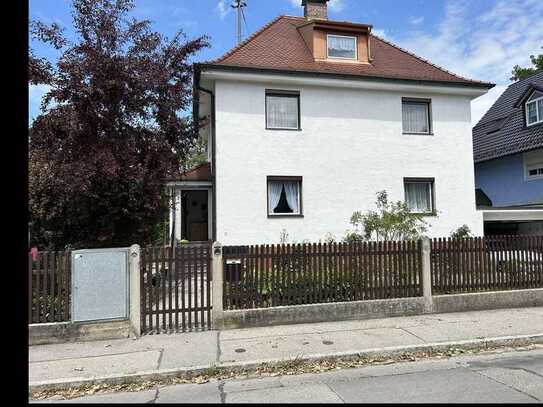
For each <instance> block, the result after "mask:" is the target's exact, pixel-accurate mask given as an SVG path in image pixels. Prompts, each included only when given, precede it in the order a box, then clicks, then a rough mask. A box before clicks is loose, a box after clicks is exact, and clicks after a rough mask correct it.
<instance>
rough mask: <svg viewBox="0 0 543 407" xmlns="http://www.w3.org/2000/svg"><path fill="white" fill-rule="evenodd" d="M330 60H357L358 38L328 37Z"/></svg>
mask: <svg viewBox="0 0 543 407" xmlns="http://www.w3.org/2000/svg"><path fill="white" fill-rule="evenodd" d="M326 41H327V43H328V47H327V48H328V58H340V59H357V46H356V37H345V36H343V35H328V36H327V39H326Z"/></svg>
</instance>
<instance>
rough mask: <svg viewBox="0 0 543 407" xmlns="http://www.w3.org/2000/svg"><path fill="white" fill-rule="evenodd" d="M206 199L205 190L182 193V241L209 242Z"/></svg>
mask: <svg viewBox="0 0 543 407" xmlns="http://www.w3.org/2000/svg"><path fill="white" fill-rule="evenodd" d="M207 197H208V192H207V190H189V191H183V196H182V199H181V202H182V203H183V204H182V205H183V206H182V211H183V222H182V225H183V227H182V238H183V239H185V240H188V241H191V242H199V241H207V240H209V234H208V199H207Z"/></svg>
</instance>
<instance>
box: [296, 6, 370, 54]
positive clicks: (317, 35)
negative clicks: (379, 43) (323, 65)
mask: <svg viewBox="0 0 543 407" xmlns="http://www.w3.org/2000/svg"><path fill="white" fill-rule="evenodd" d="M327 2H328V0H302V5H303V6H304V16H305V18H306V20H307V23H305V24H303V25H301V26H299V27H298V31H299V32H300V34H301V35H302V37H303V39H304V41H305V43H306V45H307V47H308V48H309V49H310V51H311V54H312V55H313V59H314V60H315V61H327V62H346V63H369V62H371V55H370V33H371V28H372V26H371V25H366V24H355V23H349V22H343V21H329V20H328V12H327V4H326V3H327Z"/></svg>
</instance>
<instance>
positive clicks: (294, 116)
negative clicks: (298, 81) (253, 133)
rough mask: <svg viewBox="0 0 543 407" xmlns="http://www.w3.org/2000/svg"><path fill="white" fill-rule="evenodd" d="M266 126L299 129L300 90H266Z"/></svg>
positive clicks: (269, 127)
mask: <svg viewBox="0 0 543 407" xmlns="http://www.w3.org/2000/svg"><path fill="white" fill-rule="evenodd" d="M266 128H267V129H278V130H299V129H300V92H297V91H278V90H267V91H266Z"/></svg>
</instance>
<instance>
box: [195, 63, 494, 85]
mask: <svg viewBox="0 0 543 407" xmlns="http://www.w3.org/2000/svg"><path fill="white" fill-rule="evenodd" d="M199 68H200V70H201V71H203V70H205V69H216V70H222V71H238V72H257V73H266V74H279V75H280V74H288V75H299V76H316V77H327V78H340V79H351V80H352V79H365V80H368V79H369V80H380V81H390V82H403V83H410V84H414V83H417V84H424V85H444V86H453V87H454V86H458V87H469V88H477V89H486V90H489V89H492V88H493V87H494V86H496V84H494V83H488V82H467V81H466V82H463V81H438V80H428V79H413V78H393V77H386V76H378V75H353V74H341V73H333V72H316V71H303V70H292V69H278V68H261V67H249V66H234V65H224V64H215V63H200V64H199Z"/></svg>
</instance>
